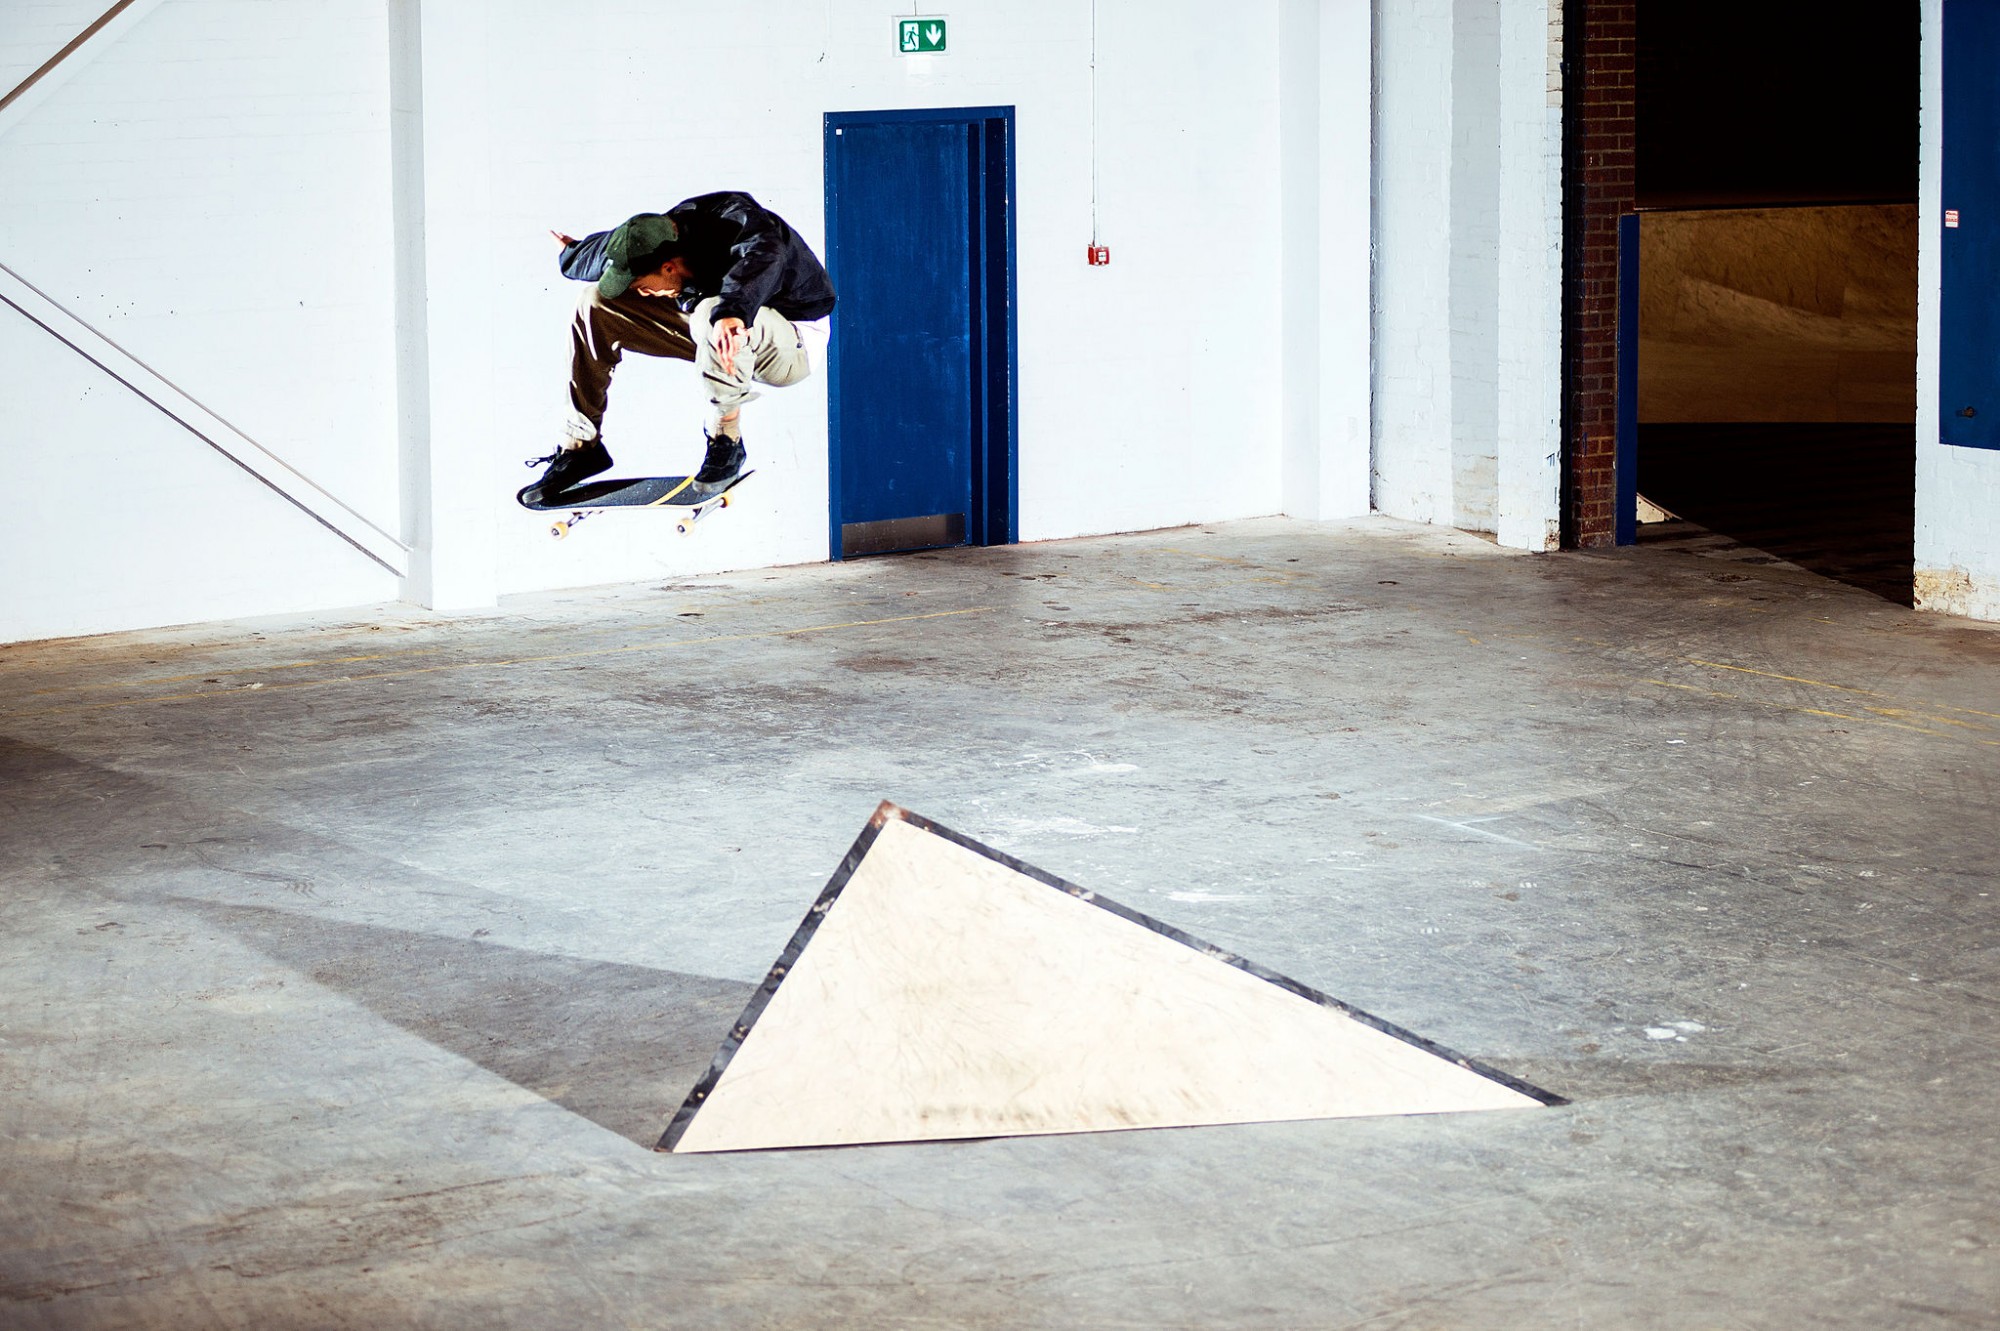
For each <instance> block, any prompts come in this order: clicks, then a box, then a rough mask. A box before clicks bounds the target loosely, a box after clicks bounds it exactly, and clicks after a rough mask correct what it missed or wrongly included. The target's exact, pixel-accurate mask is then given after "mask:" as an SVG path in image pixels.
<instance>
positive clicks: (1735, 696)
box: [1640, 671, 2000, 748]
mask: <svg viewBox="0 0 2000 1331" xmlns="http://www.w3.org/2000/svg"><path fill="white" fill-rule="evenodd" d="M1751 673H1752V674H1756V673H1759V672H1756V671H1752V672H1751ZM1640 683H1642V684H1657V685H1658V686H1659V687H1661V688H1663V689H1679V690H1680V691H1681V692H1683V693H1699V694H1701V695H1702V696H1703V697H1704V698H1723V699H1727V700H1728V701H1730V702H1747V703H1751V704H1753V705H1755V706H1758V707H1771V708H1775V709H1776V710H1778V711H1781V712H1797V713H1799V714H1800V715H1802V716H1825V717H1831V718H1832V719H1834V720H1836V721H1858V722H1861V723H1862V724H1864V725H1873V726H1889V727H1891V728H1893V729H1896V730H1911V731H1915V732H1916V733H1917V734H1919V735H1930V736H1933V737H1934V738H1937V739H1971V740H1972V742H1973V743H1975V744H1988V745H1992V746H1994V747H1996V748H2000V739H1979V738H1977V737H1976V736H1968V735H1954V734H1952V732H1950V731H1948V730H1927V729H1925V728H1924V727H1923V726H1910V725H1904V724H1903V723H1902V722H1901V721H1885V720H1883V719H1882V718H1881V717H1879V716H1855V715H1853V714H1852V713H1850V712H1830V711H1827V710H1826V709H1824V708H1821V707H1798V706H1794V705H1793V704H1791V703H1784V702H1771V701H1769V700H1768V699H1764V698H1746V697H1744V696H1743V695H1742V694H1740V693H1721V692H1718V691H1717V690H1715V689H1704V688H1698V687H1696V686H1695V685H1693V684H1675V683H1673V682H1672V681H1670V680H1664V679H1645V680H1641V681H1640Z"/></svg>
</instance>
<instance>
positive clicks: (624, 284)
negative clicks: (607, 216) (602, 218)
mask: <svg viewBox="0 0 2000 1331" xmlns="http://www.w3.org/2000/svg"><path fill="white" fill-rule="evenodd" d="M680 238H681V229H680V228H679V227H677V226H675V225H674V219H673V218H671V217H667V216H665V215H663V214H661V213H640V214H639V215H638V216H637V217H634V218H632V219H631V220H630V221H627V222H624V223H622V224H621V225H620V226H619V227H618V229H617V230H615V231H613V232H612V233H611V239H610V240H608V241H606V242H605V244H604V273H603V275H602V276H601V277H599V278H598V279H597V292H598V294H599V295H601V296H603V297H604V298H605V299H606V300H610V299H612V298H613V297H616V296H622V295H624V294H625V293H626V292H627V291H628V290H630V289H631V287H632V283H633V282H634V281H636V280H637V279H638V278H640V277H643V276H644V275H645V274H647V273H657V272H659V271H660V265H661V264H664V263H665V262H666V261H667V260H668V259H670V258H672V257H673V255H672V253H671V252H670V251H671V250H672V248H673V245H674V243H675V242H676V241H678V240H679V239H680Z"/></svg>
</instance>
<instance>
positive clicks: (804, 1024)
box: [659, 804, 1562, 1152]
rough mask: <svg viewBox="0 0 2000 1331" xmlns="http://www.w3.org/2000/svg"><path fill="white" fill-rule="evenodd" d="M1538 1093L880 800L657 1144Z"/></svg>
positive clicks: (1301, 1111)
mask: <svg viewBox="0 0 2000 1331" xmlns="http://www.w3.org/2000/svg"><path fill="white" fill-rule="evenodd" d="M1559 1103H1562V1101H1561V1100H1560V1098H1559V1097H1557V1096H1554V1095H1550V1094H1549V1093H1548V1092H1546V1091H1541V1090H1538V1089H1536V1088H1535V1087H1532V1086H1529V1085H1528V1084H1526V1083H1525V1082H1522V1081H1519V1080H1516V1079H1514V1078H1512V1077H1508V1076H1506V1075H1505V1074H1504V1073H1500V1072H1497V1071H1494V1070H1493V1069H1490V1068H1486V1067H1483V1066H1481V1065H1479V1064H1477V1063H1474V1062H1472V1061H1471V1060H1469V1059H1466V1058H1463V1057H1461V1056H1459V1055H1457V1054H1454V1053H1452V1052H1451V1051H1450V1050H1448V1049H1444V1048H1441V1047H1439V1046H1438V1045H1435V1044H1433V1043H1431V1042H1429V1041H1427V1040H1424V1039H1422V1038H1420V1037H1418V1036H1415V1035H1412V1034H1410V1033H1409V1032H1408V1031H1404V1030H1402V1029H1400V1028H1398V1027H1396V1026H1393V1025H1390V1024H1389V1023H1388V1022H1385V1021H1382V1020H1380V1019H1379V1018H1376V1017H1371V1016H1369V1015H1368V1014H1367V1013H1365V1012H1361V1011H1358V1010H1356V1009H1354V1008H1352V1007H1349V1006H1347V1005H1346V1004H1344V1003H1341V1002H1339V1001H1338V1000H1336V999H1332V998H1328V997H1327V996H1326V995H1324V994H1320V993H1317V992H1315V991H1313V990H1311V989H1308V988H1307V987H1306V986H1304V985H1301V984H1298V983H1296V982H1294V981H1292V980H1288V979H1286V978H1284V977H1283V976H1281V975H1276V974H1273V973H1272V972H1270V971H1267V970H1264V969H1263V968H1261V967H1258V966H1256V965H1253V964H1252V963H1250V962H1248V961H1245V960H1244V959H1243V958H1241V957H1237V956H1234V955H1232V954H1230V953H1228V952H1226V951H1224V950H1223V949H1221V948H1217V947H1211V946H1209V945H1208V944H1206V943H1203V942H1201V941H1199V940H1198V939H1194V938H1190V937H1189V936H1188V935H1186V934H1184V933H1181V932H1180V931H1179V930H1176V929H1174V928H1171V927H1170V926H1168V925H1164V924H1161V923H1160V922H1159V921H1157V920H1153V919H1149V918H1148V917H1146V916H1144V915H1141V914H1139V913H1138V912H1136V911H1133V910H1128V909H1127V908H1125V907H1123V906H1120V905H1118V904H1116V903H1114V902H1111V901H1107V900H1105V899H1104V898H1102V897H1099V896H1097V895H1095V894H1094V893H1092V892H1089V891H1086V890H1085V889H1083V888H1080V887H1077V886H1074V885H1073V884H1070V883H1066V882H1064V881H1063V880H1061V879H1060V878H1056V877H1054V876H1053V875H1050V874H1046V873H1043V872H1041V871H1040V870H1038V869H1035V868H1032V867H1030V866H1028V865H1025V864H1022V863H1021V862H1020V861H1018V860H1015V859H1012V858H1010V857H1009V856H1006V855H1003V854H1001V853H1000V852H999V851H996V850H993V849H991V848H989V847H986V846H982V845H980V844H979V843H978V842H975V841H972V840H969V839H968V838H965V837H962V836H959V835H958V834H956V833H954V832H951V831H948V830H947V829H945V828H943V827H939V826H938V825H937V824H935V823H932V822H929V821H928V820H926V819H923V818H919V817H917V816H916V815H915V814H912V813H909V812H907V811H905V810H903V809H899V808H897V807H896V806H895V805H893V804H884V805H882V807H881V808H879V809H878V810H876V812H875V816H874V817H873V818H872V819H871V820H870V821H869V825H868V827H867V828H866V830H864V831H863V832H862V834H861V836H860V838H859V839H857V840H856V841H855V843H854V847H853V849H852V850H850V851H849V852H848V854H847V858H846V859H845V860H844V861H842V863H841V867H840V870H839V872H837V873H836V874H835V875H834V877H833V880H832V881H831V882H830V883H828V884H827V888H826V891H825V892H823V893H821V894H820V898H819V900H818V901H817V902H816V903H814V905H813V908H812V910H811V911H810V912H809V913H808V914H807V916H806V919H805V922H804V923H803V924H801V925H800V926H799V930H798V932H797V933H796V934H795V935H794V936H793V938H792V941H791V943H790V945H789V946H788V947H786V949H785V952H784V955H783V956H781V957H780V958H779V959H778V962H777V964H776V965H775V966H773V967H772V968H771V973H770V975H769V976H768V977H767V978H766V980H765V981H764V983H763V985H762V986H761V987H760V988H759V989H758V991H757V994H756V996H755V997H754V998H753V999H752V1000H751V1003H750V1006H749V1008H748V1009H746V1010H745V1012H744V1014H743V1017H742V1019H741V1020H740V1021H739V1022H738V1023H737V1025H736V1027H735V1028H734V1030H733V1031H732V1032H731V1033H730V1036H729V1038H728V1039H727V1040H725V1041H724V1042H723V1045H722V1048H721V1049H720V1050H719V1051H718V1052H717V1054H716V1056H715V1061H714V1063H713V1064H712V1065H711V1067H710V1069H709V1071H708V1074H707V1075H706V1076H705V1077H703V1078H702V1080H701V1082H700V1084H699V1085H697V1086H696V1087H695V1088H694V1091H693V1092H692V1093H691V1094H690V1095H689V1096H688V1099H687V1102H686V1103H685V1104H684V1105H682V1106H681V1109H680V1111H679V1112H678V1113H677V1114H675V1116H674V1120H673V1122H672V1124H671V1125H670V1126H669V1127H668V1129H667V1132H666V1135H665V1136H664V1137H662V1138H661V1140H660V1144H659V1149H661V1150H663V1151H678V1152H697V1151H739V1150H760V1149H771V1148H779V1147H798V1146H835V1145H857V1144H860V1143H864V1142H909V1141H927V1140H939V1139H949V1138H963V1137H1005V1136H1027V1135H1038V1134H1046V1133H1059V1132H1096V1131H1106V1130H1113V1129H1123V1128H1161V1127H1192V1126H1196V1125H1201V1124H1217V1123H1256V1122H1273V1121H1278V1120H1285V1119H1309V1118H1347V1117H1356V1116H1361V1115H1369V1114H1441V1113H1452V1112H1456V1111H1461V1110H1481V1109H1531V1108H1537V1107H1540V1106H1543V1105H1548V1104H1559Z"/></svg>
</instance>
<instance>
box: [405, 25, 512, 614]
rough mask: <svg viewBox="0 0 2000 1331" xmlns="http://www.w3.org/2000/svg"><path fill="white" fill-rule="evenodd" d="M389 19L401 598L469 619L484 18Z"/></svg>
mask: <svg viewBox="0 0 2000 1331" xmlns="http://www.w3.org/2000/svg"><path fill="white" fill-rule="evenodd" d="M389 15H390V17H389V33H390V45H391V56H390V86H391V116H390V124H391V138H392V160H393V168H392V169H393V171H394V174H395V208H394V223H393V224H394V227H395V232H396V287H397V297H396V312H397V347H396V361H397V416H398V420H399V422H400V430H401V435H402V451H401V456H402V468H403V476H402V498H403V529H404V539H405V540H406V541H407V542H408V543H409V545H410V546H411V556H410V575H409V577H408V579H407V580H406V581H405V583H404V592H403V594H404V597H405V599H407V600H411V601H415V602H417V603H418V604H421V605H425V606H428V607H431V608H432V609H438V610H463V609H478V608H481V607H484V606H490V605H492V604H493V603H494V601H495V600H496V599H497V577H496V570H495V549H494V504H495V503H496V502H497V498H496V494H495V491H494V489H493V487H492V484H491V478H492V476H493V474H494V468H493V466H492V451H493V449H494V447H495V446H496V442H495V441H496V433H495V430H494V423H493V411H492V401H493V354H492V346H491V337H490V329H491V328H492V326H493V320H492V318H491V317H490V314H489V312H488V311H487V309H486V307H485V301H486V300H487V296H486V294H485V293H486V291H487V290H488V288H489V284H488V283H487V281H486V280H485V277H486V274H487V273H488V272H489V271H490V269H491V264H492V244H491V236H492V216H491V206H490V204H491V180H490V177H489V174H488V164H487V158H488V154H487V144H486V138H485V135H486V126H487V119H486V115H485V112H486V108H487V101H488V93H489V88H488V77H489V70H488V59H487V26H486V25H487V23H488V22H489V18H490V16H489V14H488V12H487V7H486V6H485V5H484V4H483V3H480V0H390V7H389ZM427 53H438V55H439V58H437V59H427V58H426V55H427Z"/></svg>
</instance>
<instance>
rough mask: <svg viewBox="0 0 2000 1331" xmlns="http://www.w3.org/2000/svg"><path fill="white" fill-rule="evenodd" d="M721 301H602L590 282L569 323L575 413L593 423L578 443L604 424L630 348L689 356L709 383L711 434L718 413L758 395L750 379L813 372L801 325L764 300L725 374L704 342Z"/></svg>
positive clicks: (772, 381)
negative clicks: (614, 380) (684, 306)
mask: <svg viewBox="0 0 2000 1331" xmlns="http://www.w3.org/2000/svg"><path fill="white" fill-rule="evenodd" d="M719 303H720V302H719V301H718V300H717V299H716V298H715V297H714V296H711V297H709V298H708V299H707V300H704V301H702V302H701V303H700V304H699V305H696V306H695V307H694V313H693V314H683V313H681V310H680V307H679V306H677V305H675V304H674V302H673V301H671V300H667V299H665V298H663V297H657V296H635V295H633V294H632V293H631V292H627V293H625V294H624V295H622V296H617V297H614V298H612V299H610V300H606V299H605V298H604V297H603V296H601V295H599V294H598V292H597V288H596V287H595V286H594V285H593V286H592V287H590V288H589V289H588V290H587V291H585V292H584V294H583V298H582V299H581V300H579V301H577V303H576V318H575V319H574V320H572V321H571V324H570V370H569V400H570V405H571V406H572V407H574V408H576V413H577V415H578V416H580V417H582V418H583V419H584V420H585V421H588V422H589V423H590V428H591V434H590V436H589V438H586V439H580V440H577V442H578V443H588V442H589V440H590V439H592V438H595V437H596V431H597V430H598V428H599V427H601V426H602V425H603V424H604V409H605V406H606V404H607V403H608V402H609V400H610V394H611V376H612V373H613V372H614V371H615V370H617V368H618V362H619V361H620V360H621V359H623V357H624V355H625V353H626V352H628V351H636V352H638V353H639V354H640V355H642V356H663V357H666V358H667V359H669V360H688V361H693V362H694V365H695V369H696V370H697V371H699V372H700V374H701V378H702V383H703V384H704V385H705V386H706V387H707V389H708V402H709V416H708V432H709V433H710V434H711V435H713V434H714V433H715V432H716V429H717V427H718V426H719V425H720V424H721V422H722V418H723V417H725V416H728V415H731V414H733V413H734V412H735V411H736V409H737V408H738V407H741V406H742V405H743V404H744V403H745V402H748V401H750V400H751V399H753V398H755V397H756V396H757V391H756V390H755V389H753V388H752V387H751V386H750V385H751V384H752V383H760V384H769V385H770V386H772V387H773V388H783V387H785V386H786V385H787V384H795V383H797V382H798V381H799V380H801V379H803V378H805V377H806V376H807V375H808V374H811V373H812V351H811V349H810V343H811V341H812V339H809V338H808V337H807V335H806V333H805V332H804V331H802V329H801V326H800V325H798V324H794V323H793V322H792V321H791V320H790V319H787V318H786V317H785V316H784V315H782V314H779V313H778V312H777V311H776V310H773V309H771V308H770V307H769V306H765V307H764V308H763V309H760V310H758V311H757V318H756V320H755V321H754V322H752V323H751V324H749V325H748V326H747V327H746V328H745V329H744V330H743V332H744V347H743V352H742V354H740V355H738V356H737V358H736V370H735V373H734V374H725V373H724V372H723V369H722V366H721V364H720V363H719V362H718V361H717V360H716V356H715V348H714V347H713V346H712V345H710V342H709V335H710V329H711V327H712V321H713V318H714V313H715V307H716V305H717V304H719ZM805 327H810V325H806V326H805Z"/></svg>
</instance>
